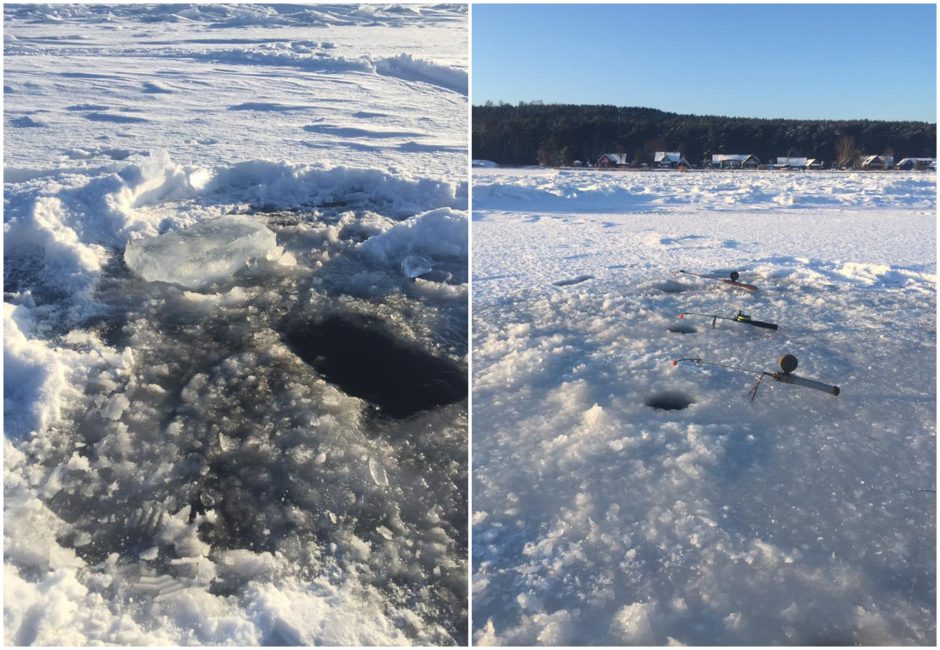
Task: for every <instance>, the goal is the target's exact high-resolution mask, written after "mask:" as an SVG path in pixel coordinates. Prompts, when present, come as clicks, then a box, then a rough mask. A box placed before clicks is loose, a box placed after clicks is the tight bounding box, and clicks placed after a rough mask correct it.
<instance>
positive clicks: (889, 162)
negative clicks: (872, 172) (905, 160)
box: [861, 156, 894, 169]
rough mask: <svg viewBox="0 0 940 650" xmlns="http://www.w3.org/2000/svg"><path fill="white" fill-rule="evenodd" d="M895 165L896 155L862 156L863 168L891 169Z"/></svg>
mask: <svg viewBox="0 0 940 650" xmlns="http://www.w3.org/2000/svg"><path fill="white" fill-rule="evenodd" d="M892 167H894V156H862V162H861V168H862V169H891V168H892Z"/></svg>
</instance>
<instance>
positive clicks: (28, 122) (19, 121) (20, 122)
mask: <svg viewBox="0 0 940 650" xmlns="http://www.w3.org/2000/svg"><path fill="white" fill-rule="evenodd" d="M10 125H11V126H15V127H19V128H21V129H22V128H28V127H37V126H45V124H43V123H42V122H37V121H36V120H34V119H33V118H31V117H30V116H29V115H24V116H23V117H17V118H15V119H12V120H10Z"/></svg>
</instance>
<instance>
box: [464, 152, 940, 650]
mask: <svg viewBox="0 0 940 650" xmlns="http://www.w3.org/2000/svg"><path fill="white" fill-rule="evenodd" d="M473 196H474V199H473V201H474V202H473V208H474V210H473V222H472V228H473V243H474V255H473V282H474V312H473V321H474V343H473V355H474V356H473V374H474V376H473V458H474V470H473V514H472V521H473V550H472V558H473V576H472V593H473V618H474V620H473V638H474V640H475V642H476V643H478V644H495V643H501V644H516V645H527V644H574V645H583V644H615V645H617V644H640V645H661V644H673V643H681V644H698V645H702V644H706V645H715V644H717V645H725V644H727V645H740V644H744V645H765V644H778V645H786V644H799V645H814V644H824V645H830V644H831V645H841V644H886V645H894V644H926V645H931V644H933V643H934V642H935V639H936V629H935V614H936V612H935V600H936V587H935V585H936V572H935V554H934V548H935V535H936V533H935V507H936V493H935V489H936V484H935V476H936V466H935V454H936V446H935V445H936V438H935V434H936V432H935V422H936V368H935V362H934V359H935V352H936V323H935V309H936V293H935V292H936V222H935V218H936V214H935V213H936V179H935V176H934V175H932V174H907V173H891V174H851V173H778V172H766V173H765V172H755V173H748V172H731V173H729V172H690V173H687V174H681V173H675V172H661V173H660V172H645V173H644V172H597V171H587V170H585V171H553V170H537V169H529V170H514V169H489V168H487V169H474V170H473ZM680 269H681V270H687V271H692V272H696V273H702V274H705V275H713V276H715V277H719V278H728V277H729V275H730V273H731V271H738V272H739V273H740V281H741V282H744V283H749V284H753V285H756V286H757V287H758V290H757V291H747V290H742V289H740V288H735V287H733V286H731V285H727V284H723V283H721V282H718V281H715V280H706V279H701V278H697V277H695V276H691V275H685V274H675V273H674V272H675V271H677V270H680ZM739 311H743V312H744V313H745V314H747V315H749V316H751V318H752V319H754V320H758V321H763V322H771V323H774V324H777V325H779V329H777V330H772V329H767V328H758V327H753V326H748V325H745V324H742V323H735V322H733V320H720V319H719V320H714V323H715V325H714V327H713V326H712V323H713V318H712V317H711V316H712V315H720V316H723V317H725V318H732V319H733V318H734V317H735V315H736V314H737V313H738V312H739ZM682 312H699V313H702V314H706V316H692V315H689V316H686V317H685V318H683V319H681V320H680V319H679V318H678V315H679V314H680V313H682ZM785 353H789V354H793V355H795V356H796V357H797V358H798V360H799V367H798V369H797V370H796V371H795V374H796V375H798V376H800V377H806V378H810V379H815V380H819V381H821V382H825V383H827V384H833V385H837V386H839V387H840V388H841V393H840V394H839V396H838V397H834V396H832V395H829V394H826V393H824V392H821V391H816V390H811V389H808V388H805V387H801V386H796V385H788V384H785V383H780V382H774V381H771V380H770V379H768V378H766V377H765V378H764V381H763V382H762V383H761V386H760V389H759V391H758V392H757V395H756V399H755V400H754V401H753V402H751V401H750V395H749V391H750V390H751V389H752V387H753V386H754V384H755V382H756V381H757V379H758V377H759V376H760V372H761V371H766V372H772V371H779V370H780V368H779V367H778V366H777V360H778V358H779V357H781V356H782V355H783V354H785ZM679 358H701V359H703V360H704V361H706V362H714V363H723V364H730V365H733V366H738V367H743V368H745V369H749V370H750V369H754V370H756V372H750V371H746V372H732V371H729V370H726V369H723V368H718V367H710V366H704V365H702V366H696V365H695V364H694V363H680V364H678V365H677V366H674V365H673V364H672V363H671V361H672V360H674V359H679Z"/></svg>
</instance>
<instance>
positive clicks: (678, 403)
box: [646, 390, 695, 411]
mask: <svg viewBox="0 0 940 650" xmlns="http://www.w3.org/2000/svg"><path fill="white" fill-rule="evenodd" d="M694 403H695V400H693V399H692V398H691V397H689V396H688V395H686V394H685V393H681V392H679V391H676V390H667V391H662V392H659V393H655V394H653V395H650V396H649V397H647V398H646V405H647V406H650V407H652V408H654V409H658V410H660V411H681V410H683V409H687V408H689V406H691V405H692V404H694Z"/></svg>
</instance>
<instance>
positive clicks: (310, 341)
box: [284, 316, 467, 418]
mask: <svg viewBox="0 0 940 650" xmlns="http://www.w3.org/2000/svg"><path fill="white" fill-rule="evenodd" d="M284 341H285V343H287V345H288V346H289V347H290V348H291V350H293V351H294V353H295V354H296V355H297V356H299V357H300V358H301V359H303V360H304V362H306V363H307V364H309V365H311V366H313V368H314V369H315V370H316V371H317V372H318V373H319V374H320V375H321V376H323V378H324V379H326V380H327V381H329V382H330V383H332V384H334V385H336V386H338V387H339V388H340V389H341V390H342V391H343V392H344V393H346V394H347V395H352V396H354V397H359V398H361V399H364V400H366V401H367V402H369V403H371V404H373V405H375V406H376V407H378V409H379V410H380V411H381V412H382V413H383V414H385V415H387V416H389V417H392V418H406V417H409V416H411V415H414V414H415V413H418V412H420V411H424V410H427V409H430V408H434V407H435V406H442V405H444V404H451V403H453V402H459V401H460V400H462V399H464V398H466V397H467V378H466V376H465V375H464V374H463V373H462V372H461V370H460V369H459V368H458V367H457V366H456V365H455V364H453V363H451V362H449V361H445V360H443V359H440V358H438V357H435V356H433V355H430V354H428V353H427V352H424V351H423V350H420V349H418V348H415V347H414V346H412V345H409V344H407V343H405V342H404V341H401V340H400V339H398V338H397V337H394V336H392V335H390V334H388V333H386V332H385V331H383V330H382V328H381V324H380V323H378V322H376V321H371V320H366V319H361V320H360V319H351V318H343V317H339V316H333V317H329V318H327V319H325V320H323V321H321V322H317V323H301V324H298V325H295V326H293V327H292V328H291V329H289V330H288V331H286V332H285V333H284Z"/></svg>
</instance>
